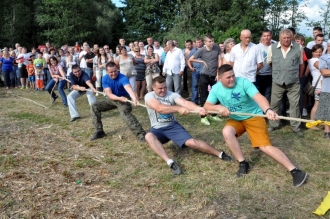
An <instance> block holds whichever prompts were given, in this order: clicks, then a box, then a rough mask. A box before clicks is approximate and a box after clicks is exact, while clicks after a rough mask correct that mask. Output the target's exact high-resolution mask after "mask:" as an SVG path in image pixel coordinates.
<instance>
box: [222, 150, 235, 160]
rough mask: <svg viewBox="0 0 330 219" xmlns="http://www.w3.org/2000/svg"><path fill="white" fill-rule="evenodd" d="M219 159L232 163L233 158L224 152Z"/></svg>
mask: <svg viewBox="0 0 330 219" xmlns="http://www.w3.org/2000/svg"><path fill="white" fill-rule="evenodd" d="M221 159H222V160H224V161H234V160H233V158H232V157H231V156H229V155H228V154H226V153H225V152H222V155H221Z"/></svg>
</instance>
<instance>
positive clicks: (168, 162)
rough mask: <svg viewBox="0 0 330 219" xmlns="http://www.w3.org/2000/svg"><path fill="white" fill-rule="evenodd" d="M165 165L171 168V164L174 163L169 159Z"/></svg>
mask: <svg viewBox="0 0 330 219" xmlns="http://www.w3.org/2000/svg"><path fill="white" fill-rule="evenodd" d="M166 163H167V165H168V166H171V165H172V163H174V161H173V160H172V159H169V160H168V161H166Z"/></svg>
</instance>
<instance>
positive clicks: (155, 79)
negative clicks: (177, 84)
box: [152, 76, 166, 85]
mask: <svg viewBox="0 0 330 219" xmlns="http://www.w3.org/2000/svg"><path fill="white" fill-rule="evenodd" d="M165 82H166V79H165V78H164V77H161V76H158V77H155V78H154V79H152V85H155V84H156V83H159V84H162V83H165Z"/></svg>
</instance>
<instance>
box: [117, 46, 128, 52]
mask: <svg viewBox="0 0 330 219" xmlns="http://www.w3.org/2000/svg"><path fill="white" fill-rule="evenodd" d="M118 49H119V51H120V52H121V51H122V50H123V49H125V50H126V51H127V49H126V46H118Z"/></svg>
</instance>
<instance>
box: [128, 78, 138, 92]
mask: <svg viewBox="0 0 330 219" xmlns="http://www.w3.org/2000/svg"><path fill="white" fill-rule="evenodd" d="M128 80H129V83H130V84H131V87H132V89H133V91H134V92H135V93H136V82H135V81H136V75H132V76H131V77H129V78H128Z"/></svg>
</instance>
